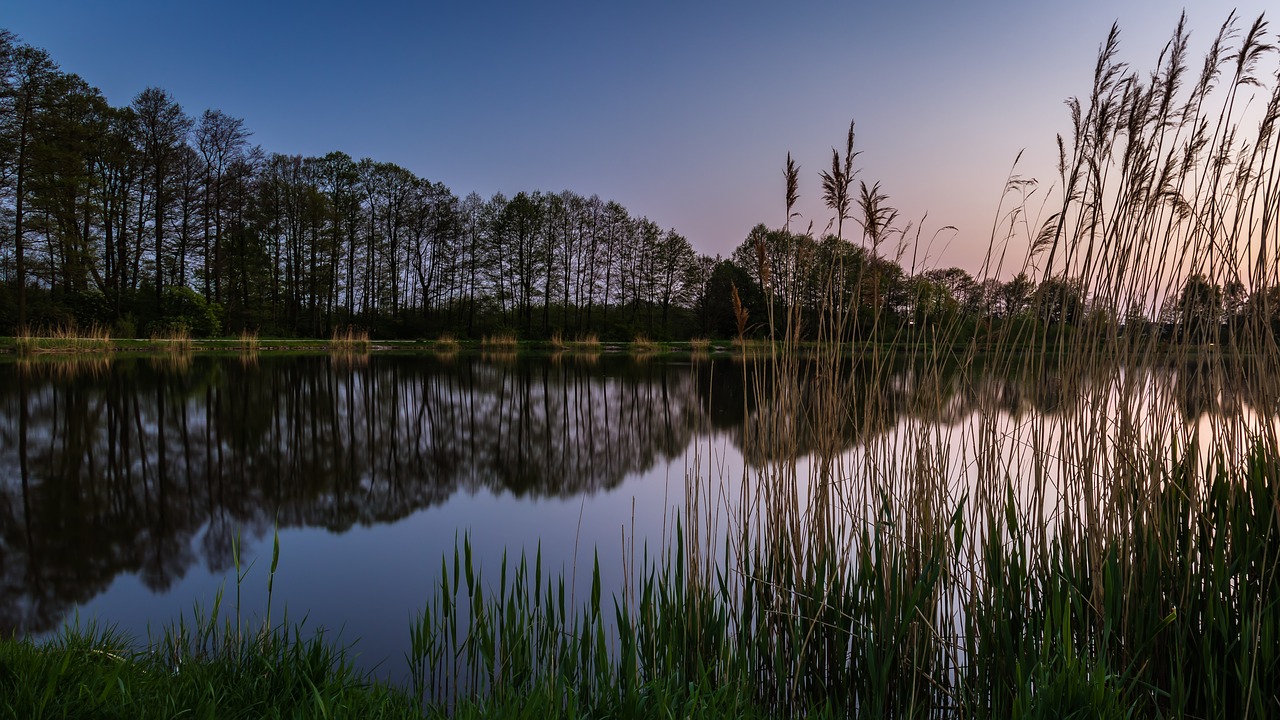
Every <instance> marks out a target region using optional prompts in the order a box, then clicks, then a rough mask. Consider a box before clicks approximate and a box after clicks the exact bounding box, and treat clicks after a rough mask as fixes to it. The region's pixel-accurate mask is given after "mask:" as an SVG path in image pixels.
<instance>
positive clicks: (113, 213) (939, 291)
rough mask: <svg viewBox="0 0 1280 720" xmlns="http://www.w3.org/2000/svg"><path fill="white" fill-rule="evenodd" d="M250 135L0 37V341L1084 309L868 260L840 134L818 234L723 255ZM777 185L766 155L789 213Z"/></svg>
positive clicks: (880, 228) (875, 257)
mask: <svg viewBox="0 0 1280 720" xmlns="http://www.w3.org/2000/svg"><path fill="white" fill-rule="evenodd" d="M251 138H252V134H251V132H250V131H249V129H248V128H247V127H246V126H245V123H244V121H243V120H242V119H239V118H235V117H231V116H229V115H227V114H226V113H223V112H221V111H219V110H216V109H209V110H205V111H204V112H202V113H200V114H199V115H198V116H193V115H191V114H189V113H188V112H187V111H186V110H185V109H184V108H183V107H182V105H181V104H180V103H179V102H178V100H177V99H176V98H174V97H173V96H172V95H171V94H169V93H168V92H166V91H164V90H162V89H159V88H147V89H145V90H143V91H142V92H140V93H139V94H138V95H137V96H136V97H134V98H133V100H132V102H131V103H130V104H129V105H127V106H124V107H113V106H111V105H110V104H109V103H108V102H107V101H106V100H105V99H104V97H103V95H102V93H101V92H100V91H99V90H98V89H96V88H94V87H92V86H90V85H89V84H88V83H86V82H85V81H84V80H83V79H81V78H80V77H78V76H77V75H75V74H73V73H68V72H65V71H63V70H62V69H60V68H59V66H58V65H57V64H56V63H55V62H54V61H53V59H52V58H51V57H50V56H49V54H48V53H47V52H46V51H44V50H42V49H39V48H35V47H32V46H30V45H27V44H24V43H22V42H21V41H20V40H19V39H18V38H17V37H16V36H14V35H13V34H12V33H9V32H7V31H0V333H4V334H13V333H15V332H19V331H22V330H24V329H28V328H33V329H38V328H42V327H52V326H58V325H70V324H78V325H81V326H84V325H91V324H97V325H101V326H105V327H108V328H110V329H111V330H112V332H113V333H115V334H117V335H130V336H136V335H145V334H147V333H156V332H165V331H169V330H173V329H182V330H185V331H188V332H190V333H192V334H194V335H197V336H209V335H218V334H233V333H238V332H241V331H251V332H261V333H264V334H268V335H284V336H327V335H329V334H331V333H332V332H333V331H334V330H335V329H336V328H338V327H343V326H350V325H356V326H361V327H365V328H369V329H370V330H372V331H373V332H374V334H375V335H377V336H380V337H430V336H434V335H437V334H440V333H446V332H447V333H454V334H457V335H460V336H464V337H473V338H476V337H480V336H483V335H487V334H492V333H500V332H509V333H514V334H516V335H518V336H520V337H525V338H536V337H549V336H551V335H553V334H556V333H561V334H563V335H564V336H566V337H575V336H582V335H587V334H594V335H597V336H600V337H603V338H606V339H630V338H631V337H633V336H635V335H637V334H645V335H648V336H650V337H659V338H672V339H679V338H688V337H693V336H711V337H719V338H728V337H733V336H737V335H739V334H742V335H747V336H754V337H764V336H768V335H774V336H776V335H777V334H778V333H780V332H786V331H794V332H796V333H797V334H798V335H799V336H801V337H805V338H814V337H817V336H818V335H819V334H820V333H822V332H823V330H822V329H821V328H823V327H834V325H833V323H832V322H830V321H831V319H832V317H831V316H832V315H835V314H840V315H842V316H844V317H845V318H846V320H847V322H843V323H841V324H840V328H841V330H840V332H842V333H844V334H845V335H847V336H849V337H870V336H872V335H873V334H874V333H875V332H885V331H890V330H893V331H896V330H901V329H903V328H917V327H919V328H924V327H928V326H930V325H937V324H940V323H943V322H952V323H954V322H956V321H959V322H962V323H968V324H969V325H971V326H973V327H975V328H976V327H978V326H979V325H981V324H982V322H983V321H984V320H987V321H989V320H991V319H996V320H1000V319H1008V318H1019V317H1020V318H1023V319H1024V320H1027V321H1037V322H1042V323H1063V322H1066V323H1073V322H1075V321H1077V320H1078V319H1079V318H1080V317H1083V316H1084V314H1085V313H1086V311H1090V312H1093V313H1094V314H1096V313H1097V312H1100V311H1102V310H1104V309H1100V308H1090V307H1088V298H1087V297H1086V293H1085V291H1084V288H1083V286H1082V285H1080V284H1078V283H1073V282H1072V281H1071V280H1070V279H1065V278H1048V279H1046V280H1044V281H1043V282H1040V283H1038V284H1037V283H1036V282H1034V281H1033V280H1032V279H1031V278H1030V277H1029V276H1028V275H1027V274H1026V273H1022V274H1019V275H1016V276H1015V277H1013V278H1012V279H1009V280H1006V281H1000V280H997V279H994V278H984V279H975V278H974V277H972V276H971V275H970V274H969V273H967V272H966V271H964V270H961V269H958V268H946V269H929V270H920V271H914V270H913V271H911V272H908V271H906V270H904V269H903V267H902V265H901V263H900V262H899V260H900V259H901V254H900V253H899V254H898V255H894V254H893V253H892V252H890V251H887V250H886V249H887V248H891V247H893V246H894V245H895V242H896V244H897V245H898V246H899V247H901V246H902V244H903V242H904V241H905V240H906V236H907V234H908V233H909V232H910V231H911V228H910V225H907V226H900V225H899V223H898V220H897V213H896V212H895V211H894V210H893V209H892V208H891V207H890V206H889V205H888V202H887V201H888V198H887V197H886V196H885V195H884V194H883V193H881V192H880V189H879V186H878V185H873V186H870V187H868V186H867V185H866V184H865V183H861V184H860V185H858V186H855V185H854V182H853V178H854V175H855V174H856V172H855V170H854V168H853V159H854V157H855V156H856V155H857V153H855V152H854V151H853V128H852V125H851V126H850V132H849V138H848V147H847V148H846V152H845V153H844V155H843V156H841V154H840V153H839V152H837V151H834V150H833V159H832V167H831V170H829V171H823V172H822V173H821V177H822V190H823V200H824V201H825V202H826V204H827V206H828V207H829V208H831V210H832V212H833V214H834V216H835V220H834V221H833V223H832V224H833V226H834V228H833V229H834V232H828V233H826V234H824V235H822V236H821V237H815V236H814V235H813V233H811V232H803V233H796V232H792V231H791V229H790V227H789V222H788V223H787V224H784V226H783V227H782V228H778V229H771V228H769V227H767V226H765V225H758V226H757V227H755V228H754V229H753V230H752V231H751V232H750V233H749V235H748V237H747V238H746V239H745V240H744V241H743V243H742V245H741V246H739V248H738V249H737V250H736V251H735V252H734V253H733V254H732V255H731V256H730V257H728V258H720V257H709V256H707V255H703V254H700V253H698V252H696V251H695V249H694V248H693V245H692V244H691V243H690V241H689V240H688V239H687V238H686V237H684V236H683V235H681V234H680V233H678V232H676V231H675V230H674V229H664V228H662V227H661V226H660V225H658V224H657V223H656V222H654V221H652V220H650V219H649V218H646V217H636V216H634V215H633V214H632V213H631V212H629V211H628V210H627V209H626V208H625V207H624V206H622V205H621V204H619V203H617V202H614V201H605V200H602V199H600V198H599V197H597V196H595V195H592V196H589V197H588V196H583V195H580V194H577V193H574V192H570V191H564V192H558V193H553V192H544V191H537V190H535V191H526V192H518V193H516V194H515V195H514V196H512V197H507V196H505V195H502V194H496V195H493V196H492V197H488V198H483V197H481V196H479V195H478V194H476V193H470V194H468V195H466V196H465V197H461V198H460V197H458V195H456V194H455V193H454V192H453V191H452V190H451V189H450V188H449V187H447V186H446V185H444V184H443V183H441V182H438V181H435V182H433V181H430V180H428V179H425V178H422V177H419V176H418V175H416V174H414V173H413V172H411V171H409V170H407V169H405V168H403V167H401V166H399V165H396V164H394V163H388V162H379V161H375V160H372V159H368V158H365V159H360V160H356V159H354V158H352V157H350V156H349V155H347V154H345V153H342V152H331V153H329V154H327V155H324V156H322V157H300V156H296V155H285V154H280V153H272V152H268V151H267V150H265V149H263V148H261V147H259V146H256V145H253V144H252V143H251ZM796 173H797V168H796V166H795V165H794V163H792V162H791V160H790V158H788V166H787V183H788V184H787V198H786V199H787V206H788V207H787V212H788V218H790V217H791V210H792V207H793V206H794V204H795V202H796V198H797V197H798V190H797V183H798V181H797V179H796ZM847 220H848V221H851V222H850V223H849V224H850V226H851V227H853V226H856V227H857V228H858V230H857V232H856V233H854V235H855V237H853V238H846V237H845V221H847ZM1201 280H1203V278H1201ZM1188 282H1189V283H1190V282H1191V280H1190V279H1189V280H1188ZM1188 287H1189V288H1190V289H1189V290H1187V292H1190V293H1192V295H1193V296H1194V297H1193V298H1192V300H1193V301H1194V303H1193V304H1196V307H1198V308H1201V309H1199V310H1196V311H1195V313H1192V315H1194V317H1195V318H1197V320H1196V322H1198V323H1201V324H1203V323H1204V317H1205V313H1206V312H1208V311H1204V310H1203V308H1202V307H1201V306H1203V305H1204V303H1205V302H1210V304H1212V302H1216V301H1215V300H1214V298H1221V299H1222V302H1224V303H1227V304H1229V305H1231V308H1232V309H1233V311H1234V312H1242V311H1243V309H1244V307H1245V305H1246V304H1247V301H1248V299H1247V298H1242V297H1237V295H1238V294H1239V293H1235V294H1233V292H1234V291H1232V290H1231V289H1222V288H1217V289H1215V288H1214V287H1209V288H1207V289H1206V288H1205V287H1201V286H1200V285H1195V286H1194V287H1193V286H1192V285H1189V286H1188ZM1215 287H1216V286H1215ZM1188 302H1191V301H1188ZM1171 307H1172V309H1171V310H1170V311H1169V312H1170V313H1172V315H1170V316H1169V317H1172V318H1173V322H1178V321H1179V317H1180V315H1179V313H1178V307H1179V306H1178V304H1177V303H1176V302H1175V303H1174V304H1173V305H1172V306H1171ZM1106 310H1107V311H1109V312H1110V313H1111V314H1112V317H1113V319H1115V318H1116V317H1119V316H1121V315H1123V313H1117V312H1116V311H1115V309H1106ZM1224 312H1225V311H1224ZM1192 315H1188V317H1191V316H1192ZM1130 319H1135V320H1136V319H1137V317H1136V316H1134V317H1132V318H1130ZM1160 319H1161V320H1168V317H1165V316H1164V315H1162V317H1161V318H1160Z"/></svg>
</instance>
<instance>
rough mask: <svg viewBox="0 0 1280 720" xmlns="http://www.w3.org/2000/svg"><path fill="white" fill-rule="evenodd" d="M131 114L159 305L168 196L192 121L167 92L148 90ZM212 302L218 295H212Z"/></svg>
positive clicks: (165, 250)
mask: <svg viewBox="0 0 1280 720" xmlns="http://www.w3.org/2000/svg"><path fill="white" fill-rule="evenodd" d="M133 111H134V115H135V116H136V117H137V122H138V132H139V140H141V142H142V155H143V160H144V165H143V172H144V173H145V174H146V176H147V178H148V179H149V180H150V190H151V208H152V212H153V220H152V231H153V232H154V238H155V244H154V246H153V251H154V253H155V278H154V279H155V291H156V299H157V300H158V301H159V300H160V299H161V298H162V297H163V295H162V293H163V290H164V285H165V278H164V266H163V260H162V258H163V257H164V256H165V254H166V252H167V248H166V245H165V225H166V223H167V221H168V217H169V201H170V195H171V194H173V188H172V182H171V181H172V177H173V174H174V171H175V170H176V167H177V165H178V158H179V157H180V148H181V146H182V145H183V144H185V143H186V140H187V134H188V133H189V132H190V131H191V124H192V123H191V118H189V117H188V116H187V114H186V113H184V112H183V111H182V106H181V105H179V104H178V101H177V100H175V99H174V98H173V96H172V95H170V94H169V93H168V92H166V91H164V90H161V89H160V88H155V87H150V88H147V89H146V90H143V91H142V92H141V93H138V95H137V97H135V98H134V99H133ZM214 295H215V298H216V297H217V293H216V291H215V293H214Z"/></svg>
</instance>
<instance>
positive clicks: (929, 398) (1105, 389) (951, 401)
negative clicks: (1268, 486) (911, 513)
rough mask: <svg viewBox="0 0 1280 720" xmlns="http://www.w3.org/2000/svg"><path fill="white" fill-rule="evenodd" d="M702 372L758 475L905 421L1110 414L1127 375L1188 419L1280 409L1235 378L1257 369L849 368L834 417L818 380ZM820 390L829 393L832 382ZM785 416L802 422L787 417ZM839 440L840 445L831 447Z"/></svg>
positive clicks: (715, 415)
mask: <svg viewBox="0 0 1280 720" xmlns="http://www.w3.org/2000/svg"><path fill="white" fill-rule="evenodd" d="M705 368H706V369H704V370H703V371H702V372H699V373H696V374H695V377H696V382H697V388H698V392H699V394H700V397H701V400H702V403H703V406H704V408H706V412H707V414H708V416H709V417H710V419H711V426H712V427H713V428H715V429H716V430H719V431H722V432H725V433H727V436H728V437H729V439H730V441H731V442H732V443H733V445H734V446H735V447H737V448H738V449H740V450H741V451H742V452H743V456H744V458H745V460H746V462H747V463H748V464H750V465H752V466H756V467H758V466H761V465H763V464H765V463H767V462H770V461H771V460H776V459H780V458H782V459H785V458H787V457H791V455H790V452H791V449H792V448H791V447H790V446H787V445H785V443H788V442H791V443H794V444H795V448H794V450H795V453H796V455H795V456H796V457H804V456H808V455H816V456H819V457H823V456H828V457H829V456H831V455H833V454H835V453H839V452H842V451H845V450H849V449H851V448H854V447H857V446H859V445H863V444H866V443H867V442H869V441H870V440H872V439H874V438H876V437H879V436H881V435H883V434H884V433H887V432H889V431H890V430H891V429H893V428H894V427H895V426H897V425H898V424H899V423H901V422H902V421H903V420H906V419H911V420H914V421H917V422H923V423H927V424H932V425H936V426H945V427H954V426H957V425H959V424H961V423H965V422H969V421H970V420H971V419H972V418H973V417H974V416H975V415H978V414H980V413H987V414H1002V415H1005V416H1008V417H1010V418H1014V419H1017V418H1019V417H1023V416H1036V417H1044V418H1049V417H1063V418H1065V417H1070V416H1074V415H1075V414H1077V413H1079V412H1081V411H1082V409H1083V408H1088V407H1094V406H1101V407H1105V406H1106V403H1107V401H1108V399H1109V398H1111V397H1113V395H1114V394H1115V393H1116V392H1118V389H1117V384H1116V383H1117V381H1118V379H1119V378H1121V377H1123V376H1124V375H1125V373H1132V374H1133V377H1136V378H1137V380H1136V381H1134V382H1131V383H1130V384H1129V386H1128V391H1130V392H1132V391H1135V389H1137V388H1140V389H1141V390H1140V391H1141V392H1143V393H1146V392H1149V391H1152V390H1155V391H1159V392H1161V393H1163V394H1164V396H1165V397H1167V398H1169V399H1172V400H1174V401H1175V403H1176V407H1177V409H1178V410H1179V412H1180V413H1181V416H1182V417H1183V419H1184V420H1186V421H1192V420H1195V419H1196V418H1198V417H1201V416H1203V415H1205V414H1212V415H1216V416H1223V417H1233V416H1238V415H1239V414H1240V413H1241V412H1242V410H1243V409H1244V408H1246V407H1247V408H1250V409H1252V410H1253V411H1254V412H1256V413H1258V414H1259V415H1264V416H1272V415H1275V414H1276V413H1277V404H1278V403H1277V399H1276V398H1274V397H1270V396H1268V395H1267V393H1268V392H1269V391H1268V390H1267V389H1266V388H1259V387H1257V386H1256V384H1247V383H1241V382H1238V381H1237V380H1236V378H1242V377H1257V375H1250V374H1249V372H1258V371H1257V370H1253V371H1244V370H1242V371H1241V372H1239V373H1223V372H1222V371H1221V369H1220V368H1219V369H1217V370H1213V369H1212V368H1211V366H1210V365H1209V364H1205V363H1200V364H1196V363H1184V364H1182V365H1179V366H1177V367H1144V368H1128V369H1124V370H1122V369H1119V368H1116V367H1108V366H1106V365H1105V364H1087V365H1086V364H1077V365H1071V366H1054V365H1052V364H1047V363H1040V362H1030V361H1028V362H1026V363H1023V364H1018V365H1006V366H1005V367H1001V368H992V367H971V366H961V365H959V364H951V365H947V364H934V365H919V366H917V365H913V364H911V363H910V362H906V361H904V362H902V363H900V364H899V365H898V366H897V367H894V368H892V370H890V371H889V372H884V371H881V373H880V375H879V379H877V375H876V373H874V372H872V371H871V370H869V369H868V368H867V367H865V366H860V365H856V364H853V363H847V362H846V363H844V364H843V365H842V366H841V369H840V372H842V373H843V374H842V375H841V378H840V379H841V381H840V382H839V383H837V384H836V386H837V387H838V388H839V389H840V391H841V392H843V395H842V396H841V397H840V398H839V405H840V409H839V411H837V412H831V410H830V405H829V403H826V402H825V401H826V400H827V399H826V398H824V397H819V396H816V395H815V394H814V390H813V387H814V384H813V383H811V382H807V381H801V382H799V383H798V384H797V385H796V386H795V387H792V388H788V389H787V390H785V391H779V390H778V389H777V388H776V387H775V385H774V384H773V382H772V381H771V380H770V379H769V375H770V371H769V370H768V368H767V366H766V365H765V364H764V363H763V362H752V361H747V362H746V363H743V362H736V363H734V364H732V365H721V366H718V367H717V368H715V369H714V370H712V369H711V368H710V365H709V364H708V365H706V366H705ZM809 371H812V367H811V366H806V369H805V372H809ZM802 374H803V373H802ZM820 386H821V387H824V388H826V392H830V385H829V384H822V385H820ZM786 392H798V393H799V397H800V400H799V402H794V403H793V402H788V398H787V396H786V394H785V393H786ZM787 413H791V414H792V415H797V417H781V416H783V415H786V414H787ZM747 418H750V420H751V422H750V423H748V422H746V421H745V420H746V419H747ZM833 425H834V427H833ZM777 428H784V429H787V430H785V432H784V434H789V435H790V436H789V437H785V438H779V437H771V436H770V435H771V433H772V432H773V431H774V430H775V429H777ZM793 430H794V431H793ZM832 437H834V438H836V441H835V442H831V441H830V439H831V438H832Z"/></svg>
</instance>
